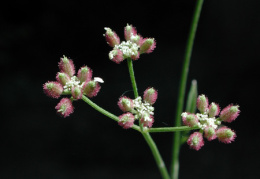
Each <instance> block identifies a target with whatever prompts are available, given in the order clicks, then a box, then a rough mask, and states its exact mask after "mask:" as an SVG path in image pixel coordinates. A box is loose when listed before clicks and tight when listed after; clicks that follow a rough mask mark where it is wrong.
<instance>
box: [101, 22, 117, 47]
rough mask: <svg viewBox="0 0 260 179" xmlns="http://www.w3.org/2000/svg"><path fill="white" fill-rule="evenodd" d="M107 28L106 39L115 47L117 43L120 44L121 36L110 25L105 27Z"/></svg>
mask: <svg viewBox="0 0 260 179" xmlns="http://www.w3.org/2000/svg"><path fill="white" fill-rule="evenodd" d="M105 30H106V33H105V34H104V35H105V37H106V41H107V43H108V45H110V46H111V47H114V46H115V45H119V44H120V38H119V37H118V35H117V34H116V33H115V32H114V31H112V30H111V29H110V28H108V27H105Z"/></svg>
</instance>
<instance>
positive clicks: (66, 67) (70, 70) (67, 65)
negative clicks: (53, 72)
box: [59, 56, 75, 77]
mask: <svg viewBox="0 0 260 179" xmlns="http://www.w3.org/2000/svg"><path fill="white" fill-rule="evenodd" d="M59 68H60V71H61V72H63V73H67V74H68V75H69V76H70V77H72V76H73V75H74V74H75V66H74V63H73V61H72V60H71V59H68V58H67V57H66V56H63V58H61V59H60V62H59Z"/></svg>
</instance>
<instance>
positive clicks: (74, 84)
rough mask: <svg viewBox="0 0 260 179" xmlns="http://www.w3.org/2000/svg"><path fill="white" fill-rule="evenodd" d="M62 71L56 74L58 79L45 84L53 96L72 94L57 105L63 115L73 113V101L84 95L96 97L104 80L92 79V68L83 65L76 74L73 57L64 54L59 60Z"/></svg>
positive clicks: (47, 93)
mask: <svg viewBox="0 0 260 179" xmlns="http://www.w3.org/2000/svg"><path fill="white" fill-rule="evenodd" d="M59 69H60V72H58V73H57V75H56V80H57V81H48V82H46V83H45V84H44V85H43V90H44V92H45V94H46V95H47V96H49V97H52V98H59V97H60V96H61V95H62V94H71V95H72V96H71V98H70V99H69V98H62V99H61V101H60V102H59V103H58V105H57V106H56V107H55V109H56V110H57V113H59V114H60V115H61V116H63V117H67V116H69V115H70V114H71V113H73V110H74V107H73V105H72V102H73V101H74V100H78V99H81V98H82V95H83V94H84V95H86V96H88V97H90V98H91V97H94V96H96V95H97V93H98V92H99V90H100V88H101V87H100V85H99V83H103V82H104V81H103V80H102V79H101V78H99V77H95V78H94V79H92V70H91V69H90V68H89V67H87V66H83V67H81V68H80V69H79V71H78V74H77V76H75V66H74V63H73V61H72V60H71V59H69V58H67V57H65V56H63V58H61V59H60V62H59Z"/></svg>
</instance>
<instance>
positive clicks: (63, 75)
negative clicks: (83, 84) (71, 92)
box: [56, 72, 70, 86]
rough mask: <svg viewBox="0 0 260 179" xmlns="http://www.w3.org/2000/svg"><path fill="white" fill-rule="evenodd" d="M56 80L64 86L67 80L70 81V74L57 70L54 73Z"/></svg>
mask: <svg viewBox="0 0 260 179" xmlns="http://www.w3.org/2000/svg"><path fill="white" fill-rule="evenodd" d="M56 80H57V81H58V82H59V83H60V84H62V86H65V85H66V83H67V82H69V81H70V76H69V75H68V74H67V73H62V72H58V73H57V75H56Z"/></svg>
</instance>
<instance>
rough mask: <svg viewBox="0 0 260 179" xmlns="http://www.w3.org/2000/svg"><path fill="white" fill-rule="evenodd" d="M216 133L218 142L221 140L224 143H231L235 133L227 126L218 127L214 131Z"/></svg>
mask: <svg viewBox="0 0 260 179" xmlns="http://www.w3.org/2000/svg"><path fill="white" fill-rule="evenodd" d="M216 135H217V138H218V140H219V141H220V142H223V143H226V144H229V143H231V142H232V141H234V140H235V138H236V133H235V132H234V131H233V130H231V129H229V128H227V127H221V128H219V129H218V130H217V132H216Z"/></svg>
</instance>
